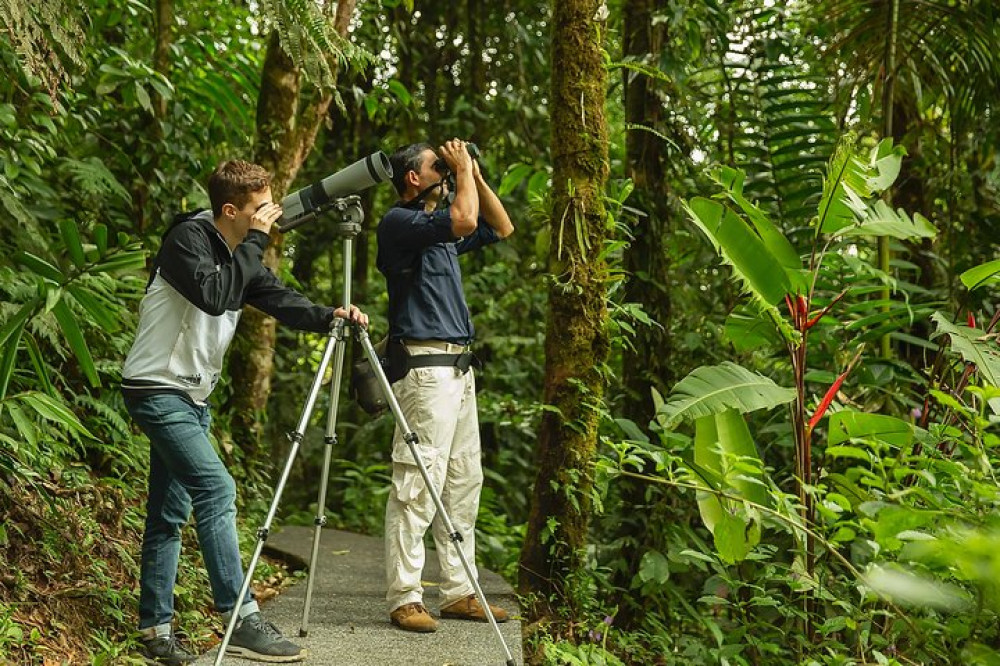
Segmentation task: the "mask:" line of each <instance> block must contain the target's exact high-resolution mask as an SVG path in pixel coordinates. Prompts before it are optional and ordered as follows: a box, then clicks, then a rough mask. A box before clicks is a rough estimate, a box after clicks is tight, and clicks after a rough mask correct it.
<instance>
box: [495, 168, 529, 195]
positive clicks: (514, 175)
mask: <svg viewBox="0 0 1000 666" xmlns="http://www.w3.org/2000/svg"><path fill="white" fill-rule="evenodd" d="M534 170H535V167H533V166H531V165H530V164H515V165H513V166H512V167H511V168H510V169H509V170H508V171H507V173H506V174H505V175H504V177H503V180H501V181H500V188H499V189H498V190H497V196H501V197H504V196H507V195H508V194H510V193H511V192H513V191H514V190H515V189H517V186H518V185H520V184H521V181H523V180H524V179H525V178H527V177H528V175H529V174H531V172H532V171H534Z"/></svg>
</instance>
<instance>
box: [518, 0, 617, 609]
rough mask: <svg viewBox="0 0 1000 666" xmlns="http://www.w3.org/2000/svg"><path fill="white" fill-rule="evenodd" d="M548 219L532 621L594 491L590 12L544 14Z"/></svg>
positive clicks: (598, 167)
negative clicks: (548, 18)
mask: <svg viewBox="0 0 1000 666" xmlns="http://www.w3.org/2000/svg"><path fill="white" fill-rule="evenodd" d="M552 8H553V11H552V16H553V20H552V25H553V29H552V48H551V58H552V60H551V61H552V62H553V63H558V66H555V67H553V68H552V80H551V103H550V109H551V117H552V143H551V150H552V157H553V175H552V194H551V196H552V208H551V219H550V225H551V244H550V247H549V270H550V272H551V273H552V275H553V279H552V284H551V286H550V288H549V295H548V299H549V300H548V321H547V328H546V336H545V357H546V360H545V387H544V399H545V403H546V405H548V406H549V408H548V409H547V410H546V412H545V415H544V416H543V417H542V423H541V428H540V432H539V440H538V452H537V467H538V474H537V477H536V481H535V484H534V493H533V497H532V506H531V514H530V517H529V519H528V527H527V533H526V535H525V540H524V548H523V550H522V552H521V560H520V566H521V571H520V576H519V586H520V591H521V593H522V594H526V595H533V597H532V598H533V600H534V602H535V603H534V604H533V605H532V606H531V607H530V608H529V611H528V613H529V616H530V617H532V618H538V617H543V616H547V615H551V614H552V613H553V612H554V611H555V606H554V605H553V603H552V602H553V601H554V600H556V599H564V600H568V601H569V602H570V603H572V601H573V600H572V590H570V589H569V586H567V585H566V582H567V581H568V580H569V579H571V577H572V576H573V574H574V573H575V572H579V571H580V570H581V568H582V565H583V561H584V547H585V545H586V543H587V528H588V524H589V518H590V513H591V491H592V486H593V478H592V470H591V463H592V459H593V456H594V451H595V449H596V443H597V425H598V415H599V410H600V405H601V403H602V401H603V398H604V389H605V368H604V366H605V361H606V360H607V356H608V350H609V336H608V331H607V318H608V313H607V305H606V297H607V293H606V279H607V266H606V263H605V260H604V258H603V255H602V253H603V251H604V245H605V241H606V240H607V237H608V226H607V219H606V217H605V210H604V203H603V197H604V185H605V182H606V181H607V177H608V130H607V121H606V118H605V112H604V99H605V95H606V92H607V73H606V71H605V68H604V64H603V59H602V43H601V35H602V29H603V17H602V15H601V11H602V10H605V11H606V6H605V5H604V4H603V3H602V2H601V1H600V0H554V2H553V5H552Z"/></svg>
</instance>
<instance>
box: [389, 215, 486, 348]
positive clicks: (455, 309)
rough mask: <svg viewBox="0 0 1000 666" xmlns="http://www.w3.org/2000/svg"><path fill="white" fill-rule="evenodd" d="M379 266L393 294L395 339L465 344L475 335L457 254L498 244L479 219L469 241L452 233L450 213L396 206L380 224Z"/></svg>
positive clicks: (391, 334)
mask: <svg viewBox="0 0 1000 666" xmlns="http://www.w3.org/2000/svg"><path fill="white" fill-rule="evenodd" d="M376 236H377V238H378V257H377V259H376V265H377V266H378V269H379V271H380V272H381V273H382V274H383V275H384V276H385V278H386V283H387V286H388V290H389V337H390V338H391V339H392V340H405V339H413V340H444V341H446V342H453V343H455V344H460V345H467V344H469V343H470V342H472V339H473V337H474V336H475V329H474V328H473V326H472V320H471V319H470V317H469V307H468V305H466V302H465V293H464V292H463V291H462V271H461V269H460V268H459V265H458V255H460V254H464V253H466V252H471V251H472V250H478V249H480V248H482V247H484V246H486V245H489V244H491V243H496V242H497V241H499V240H500V237H499V236H497V234H496V232H495V231H494V230H493V228H492V227H491V226H490V225H489V224H487V223H486V221H485V220H484V219H483V217H482V216H480V217H479V226H478V227H477V228H476V230H475V231H474V232H472V233H471V234H469V235H468V236H466V237H465V238H461V239H456V238H455V237H454V236H453V235H452V233H451V213H450V212H449V211H448V210H438V211H434V212H430V213H428V212H426V211H425V210H423V203H422V202H420V203H417V204H412V205H408V204H404V203H399V202H397V203H396V204H395V205H394V206H393V207H392V208H390V209H389V212H387V213H386V214H385V216H384V217H383V218H382V221H381V222H379V225H378V231H377V232H376Z"/></svg>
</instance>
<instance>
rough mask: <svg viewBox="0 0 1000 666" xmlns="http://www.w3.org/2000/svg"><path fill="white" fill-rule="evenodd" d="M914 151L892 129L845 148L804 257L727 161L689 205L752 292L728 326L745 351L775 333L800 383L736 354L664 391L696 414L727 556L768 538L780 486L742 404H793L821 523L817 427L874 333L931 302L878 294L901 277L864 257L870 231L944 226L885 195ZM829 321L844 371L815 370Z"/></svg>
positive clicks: (698, 442) (669, 424)
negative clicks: (818, 337)
mask: <svg viewBox="0 0 1000 666" xmlns="http://www.w3.org/2000/svg"><path fill="white" fill-rule="evenodd" d="M903 155H904V150H903V149H902V148H901V147H894V146H893V145H892V142H891V140H889V139H886V140H884V141H882V142H881V143H879V144H878V145H877V146H874V147H872V148H871V149H870V150H868V151H862V150H860V149H859V148H858V147H857V146H856V145H855V144H854V142H852V141H845V142H844V143H843V144H842V145H841V146H840V147H839V148H838V150H837V151H836V152H835V154H834V156H833V158H832V159H831V161H830V163H829V165H828V169H827V173H826V177H825V179H824V183H823V190H822V194H821V196H820V198H819V205H818V207H817V212H816V215H815V217H813V219H812V220H811V223H810V225H809V227H808V232H809V236H808V237H809V239H810V243H809V246H808V248H807V254H806V255H805V259H804V260H803V254H801V253H800V251H799V250H798V249H797V248H796V247H795V245H794V244H793V243H792V240H790V238H789V236H786V235H785V234H784V233H782V231H781V230H780V228H779V226H778V225H777V224H775V223H774V222H773V221H772V220H771V219H770V217H769V216H768V214H767V213H766V212H765V211H764V210H763V209H762V208H761V207H759V206H758V205H756V204H755V203H753V202H751V201H749V200H748V199H747V198H746V197H745V196H744V194H743V186H744V180H745V175H744V173H743V172H742V171H739V170H737V169H733V168H729V167H721V168H719V169H718V170H717V171H716V172H715V173H714V174H713V175H714V178H715V180H716V182H717V183H718V184H719V185H720V186H721V187H722V192H721V193H720V194H719V195H717V196H716V197H714V198H711V199H709V198H703V197H696V198H694V199H692V200H690V201H689V202H688V204H687V205H686V210H687V212H688V214H689V216H690V217H691V219H692V220H693V221H694V223H695V224H696V225H697V226H698V228H699V229H701V230H702V232H703V233H704V234H705V235H706V236H707V237H708V239H709V240H710V241H711V242H712V244H713V246H714V247H715V249H716V250H717V252H718V253H719V254H720V255H721V256H722V258H723V260H724V261H725V262H726V263H728V264H729V265H730V266H731V267H732V269H733V273H734V277H735V278H736V279H737V280H738V281H739V282H740V283H741V284H742V286H743V288H744V291H745V293H746V296H747V299H746V303H745V304H744V305H743V306H741V307H739V308H738V309H737V310H736V311H735V312H733V313H732V314H731V315H730V317H729V318H728V320H727V322H726V333H727V337H728V338H729V339H730V340H731V341H732V342H733V344H734V346H735V347H736V349H737V351H741V352H743V351H751V350H756V349H759V348H761V347H765V346H767V345H769V344H771V345H777V346H778V347H779V348H780V347H784V350H785V352H786V353H787V363H788V367H789V368H790V371H791V377H792V382H793V387H792V388H790V389H789V388H783V387H781V386H779V385H778V384H776V383H775V382H774V381H773V380H772V379H770V378H768V377H765V376H763V375H761V374H759V373H756V372H753V371H751V370H748V369H746V368H744V367H741V366H739V365H736V364H733V363H725V364H723V365H721V366H714V367H702V368H698V369H696V370H695V371H694V372H692V373H691V374H690V375H688V377H686V378H685V379H683V380H682V381H681V382H679V383H678V384H677V386H676V387H675V388H674V390H673V391H672V393H671V395H670V396H669V398H668V399H667V400H666V401H665V402H664V401H662V399H660V401H659V402H660V407H659V420H660V424H661V425H662V426H663V427H664V428H666V429H670V428H673V427H675V426H676V425H677V424H678V423H680V422H682V421H684V420H693V421H694V422H695V455H694V460H693V461H691V464H690V466H691V468H692V469H691V471H692V472H693V473H694V475H695V476H696V477H697V478H699V479H700V481H699V482H700V483H703V484H704V487H705V492H703V493H702V494H701V497H700V500H699V506H700V510H701V515H702V518H703V519H704V521H705V523H706V525H707V526H708V528H709V529H710V530H711V531H712V533H713V536H714V538H715V543H716V548H717V549H718V551H719V554H720V556H721V557H722V558H723V559H724V560H726V561H729V562H735V561H739V560H742V559H744V558H745V557H746V555H747V554H748V553H749V552H750V549H751V548H752V547H753V546H754V545H755V543H756V541H757V540H759V538H760V529H759V525H758V523H759V518H758V512H757V509H756V508H755V507H758V508H759V507H761V506H762V505H765V504H766V503H767V497H768V493H767V492H766V486H767V482H766V480H765V478H764V474H763V471H762V470H763V463H762V462H761V460H760V457H759V455H758V454H757V452H756V447H755V445H754V441H753V437H752V435H751V433H750V431H749V428H748V426H747V423H746V421H745V419H744V417H743V416H742V415H743V414H746V413H748V412H751V411H755V410H760V409H771V408H774V407H776V406H778V405H782V404H787V403H791V421H792V423H791V426H792V433H793V437H794V442H795V475H794V476H795V486H796V493H797V495H798V500H799V516H798V519H799V520H801V524H802V526H807V525H812V524H814V519H815V513H816V506H815V503H814V480H813V479H814V471H815V461H814V459H813V450H812V441H813V431H814V429H815V428H817V427H818V426H819V424H820V422H821V420H822V419H823V417H824V415H825V414H826V413H827V410H828V409H829V408H830V407H831V405H832V404H833V403H834V401H835V400H837V398H838V395H839V391H840V390H841V388H842V386H843V385H844V382H845V381H846V380H847V378H848V377H849V374H850V372H851V370H852V369H853V368H854V366H855V365H856V363H857V362H858V359H859V358H860V356H861V351H862V349H863V345H864V344H865V342H866V341H868V340H871V339H876V338H879V337H881V336H882V335H883V334H884V333H887V332H890V331H893V330H894V329H895V328H897V327H898V326H899V324H900V323H902V322H906V323H910V322H912V321H913V320H914V319H915V318H918V317H925V316H927V315H929V313H930V311H929V310H928V309H924V308H920V307H914V306H912V305H911V304H910V303H908V302H907V301H906V300H903V301H902V302H895V301H885V300H884V299H879V298H877V295H878V294H879V293H880V292H881V290H882V288H883V287H884V286H885V285H889V286H890V287H893V288H894V289H895V288H897V287H898V285H897V284H896V282H895V281H894V280H893V279H892V278H891V277H890V276H888V275H886V274H884V273H882V272H880V271H878V270H877V269H875V268H873V267H872V266H871V265H870V264H869V263H867V262H866V261H865V260H864V259H863V254H864V253H865V252H866V251H867V250H866V247H865V243H866V242H870V239H875V238H883V237H887V238H892V239H897V240H917V239H924V238H933V237H934V235H935V229H934V227H933V226H932V225H931V224H930V223H929V222H928V221H927V220H926V219H925V218H923V217H922V216H920V215H919V214H915V215H913V216H912V217H911V216H909V215H907V214H906V213H905V212H903V211H902V210H895V209H893V208H892V207H891V206H890V205H889V204H888V203H887V202H886V201H885V200H883V199H880V198H878V195H879V194H882V193H884V192H886V190H887V189H888V188H889V187H890V186H891V185H892V183H893V182H894V181H895V179H896V177H897V175H898V174H899V168H900V163H901V160H902V157H903ZM873 295H874V296H876V298H874V299H873V298H871V296H873ZM845 303H848V304H849V305H848V306H845ZM782 306H783V308H782ZM845 307H847V309H848V310H849V311H850V312H851V314H852V320H851V321H850V322H849V323H848V322H845V323H841V322H838V321H837V320H836V319H835V316H834V315H836V314H837V312H838V311H839V310H840V309H842V308H845ZM820 329H824V335H825V336H826V337H827V338H830V337H831V336H833V335H834V331H839V334H840V335H842V336H843V340H841V341H840V342H839V343H838V344H837V345H836V346H838V347H839V352H838V353H839V355H840V356H841V357H842V358H840V360H839V361H838V365H840V367H839V372H837V373H836V374H835V375H834V374H833V373H831V372H819V373H817V372H810V370H809V366H808V351H809V345H808V341H809V337H810V334H812V333H814V332H815V331H817V330H820ZM817 379H826V381H828V382H829V386H828V388H827V389H826V391H825V394H824V395H823V396H822V397H821V398H820V399H819V400H814V399H813V397H812V396H811V394H810V393H809V392H808V390H807V380H817ZM657 398H658V397H657ZM841 402H843V400H841ZM863 416H865V415H862V418H857V419H852V420H850V424H851V427H852V428H853V430H852V432H851V433H850V435H851V436H864V435H865V431H866V429H870V428H878V427H881V426H882V425H884V424H882V423H881V422H879V423H876V422H875V421H872V420H867V419H865V418H863ZM709 495H711V496H712V497H709ZM740 498H742V501H740ZM802 533H808V532H806V531H803V532H802ZM813 558H814V555H813V544H812V538H811V537H809V536H807V537H805V568H806V571H807V573H808V574H809V575H811V574H812V570H813V563H814V559H813Z"/></svg>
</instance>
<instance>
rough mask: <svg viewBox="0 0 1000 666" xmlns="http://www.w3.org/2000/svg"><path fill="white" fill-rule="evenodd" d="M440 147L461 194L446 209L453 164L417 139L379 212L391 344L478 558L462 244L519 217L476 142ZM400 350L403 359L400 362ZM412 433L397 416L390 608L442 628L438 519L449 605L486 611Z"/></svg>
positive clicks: (399, 159) (397, 160)
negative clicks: (413, 449) (431, 574)
mask: <svg viewBox="0 0 1000 666" xmlns="http://www.w3.org/2000/svg"><path fill="white" fill-rule="evenodd" d="M439 152H440V156H441V157H442V158H443V159H444V161H445V163H446V164H447V168H448V170H450V171H451V172H452V173H453V174H454V176H455V198H454V201H453V202H452V204H451V206H450V207H449V208H447V209H445V210H435V208H436V206H437V204H438V202H439V200H440V199H441V197H442V196H444V195H445V193H446V192H445V189H446V188H445V186H444V182H443V181H444V178H443V176H444V174H443V173H440V172H438V171H437V170H436V168H441V165H440V163H439V162H437V160H438V154H436V153H435V152H434V150H433V149H432V148H431V146H430V145H429V144H426V143H421V144H414V145H411V146H407V147H405V148H402V149H400V150H398V151H397V152H396V153H395V154H394V155H393V156H392V157H391V158H390V160H389V161H390V163H391V164H392V169H393V178H392V180H393V184H394V185H395V187H396V191H397V192H399V195H400V201H399V202H397V203H396V205H395V206H394V207H393V208H392V209H390V210H389V212H388V213H386V215H385V217H383V218H382V221H381V222H380V223H379V226H378V232H377V235H378V259H377V263H378V269H379V270H380V271H381V272H382V274H383V275H385V277H386V281H387V283H388V290H389V340H390V348H395V349H396V350H397V351H401V352H402V354H401V356H402V359H403V363H404V364H406V367H405V368H403V369H402V371H400V370H399V369H398V368H397V367H396V366H395V365H394V366H393V367H391V368H390V372H391V373H392V374H393V375H398V374H402V372H405V375H403V377H402V379H399V380H398V381H396V382H394V384H393V387H392V388H393V393H394V394H395V396H396V398H397V399H398V400H399V404H400V407H401V408H402V410H403V413H404V414H405V416H406V419H407V421H408V422H409V424H410V426H411V427H412V428H413V430H414V432H415V433H416V434H417V436H418V437H419V447H420V448H419V453H420V457H421V459H422V461H423V463H424V465H426V466H427V468H428V471H429V476H430V478H431V479H432V482H433V483H434V484H435V488H436V490H437V491H438V493H439V494H440V496H441V499H442V502H443V504H444V507H445V510H446V511H447V512H448V515H449V516H450V517H451V520H452V522H453V523H454V525H455V529H456V530H458V531H459V532H460V533H461V535H462V539H463V540H462V541H461V542H460V547H461V548H462V549H463V551H464V553H465V556H466V558H467V559H468V561H469V562H470V563H474V562H475V558H476V546H475V524H476V515H477V513H478V511H479V493H480V490H481V489H482V485H483V471H482V468H481V465H480V444H479V422H478V416H477V414H476V390H475V379H474V377H473V372H472V370H471V369H469V366H468V363H467V361H468V356H467V355H466V354H467V352H468V346H469V344H470V343H471V342H472V340H473V336H474V333H475V331H474V329H473V327H472V321H471V320H470V318H469V308H468V306H467V305H466V302H465V294H464V293H463V291H462V274H461V271H460V270H459V266H458V255H460V254H463V253H465V252H470V251H473V250H478V249H480V248H482V247H483V246H485V245H488V244H490V243H495V242H497V241H498V240H500V239H502V238H506V237H507V236H509V235H510V234H511V233H512V232H513V231H514V227H513V225H512V224H511V222H510V218H509V217H508V216H507V212H506V211H505V210H504V207H503V204H501V203H500V200H499V199H498V198H497V196H496V194H494V193H493V190H491V189H490V187H489V185H487V184H486V182H485V181H484V180H483V177H482V174H481V173H480V171H479V165H478V164H477V163H476V162H475V161H473V160H472V159H471V158H470V157H469V153H468V150H467V149H466V146H465V143H464V142H462V141H459V140H458V139H454V140H452V141H448V142H447V143H445V145H443V146H441V147H440V149H439ZM442 170H443V169H442ZM393 346H395V347H393ZM404 349H405V351H403V350H404ZM426 355H436V359H435V360H436V361H440V362H441V363H440V364H435V365H429V366H427V365H423V364H421V363H419V362H418V361H415V360H414V361H413V362H412V365H413V366H420V367H411V364H410V362H409V361H407V359H417V358H419V357H420V356H426ZM392 356H393V354H392V352H390V357H392ZM396 356H397V358H393V360H392V361H391V363H393V364H396V363H397V362H398V360H399V358H398V357H399V356H400V355H399V354H396ZM459 359H464V360H465V361H466V362H465V363H461V362H459ZM429 360H430V359H425V361H429ZM445 362H447V364H445ZM402 435H403V433H401V432H400V430H399V427H398V426H397V428H396V433H395V437H394V441H393V450H392V488H391V489H390V492H389V499H388V501H387V503H386V511H385V549H386V577H387V579H388V591H387V593H386V600H387V601H388V607H389V611H390V613H389V617H390V619H391V621H392V623H393V624H394V625H396V626H397V627H399V628H401V629H404V630H406V631H418V632H430V631H434V630H435V629H436V628H437V621H436V620H435V619H434V618H433V617H431V615H430V613H429V612H428V611H427V608H426V607H425V606H424V605H423V587H422V586H421V584H420V580H421V578H420V576H421V572H422V570H423V566H424V541H423V539H424V533H425V532H426V531H427V528H428V527H429V526H431V525H432V524H433V534H434V543H435V546H436V549H437V554H438V560H439V561H440V564H441V586H440V593H441V617H443V618H457V619H467V620H478V621H485V620H486V614H485V611H484V609H483V608H482V607H481V606H480V605H479V602H478V601H477V600H476V597H475V594H474V592H473V590H474V588H473V586H472V582H471V581H470V580H469V579H468V576H467V575H466V572H465V569H464V568H463V567H462V562H461V560H460V559H459V556H458V554H457V553H456V552H455V548H456V545H455V544H454V543H452V542H451V540H450V539H449V537H448V535H447V534H446V530H445V528H444V526H443V525H442V524H441V521H440V520H436V521H435V520H434V518H435V514H436V509H435V506H434V503H433V500H432V499H431V496H430V493H429V492H428V490H427V488H426V487H425V486H424V481H423V478H422V477H421V475H420V471H419V470H418V469H417V466H416V462H415V461H414V459H413V456H412V455H411V454H410V450H409V447H408V445H407V444H406V442H405V441H404V440H403V437H402ZM473 568H474V567H473ZM473 573H474V575H476V574H475V572H473ZM490 609H491V611H492V612H493V616H494V617H495V618H496V619H497V620H498V621H500V622H503V621H504V620H506V619H507V614H506V613H505V612H504V611H503V610H502V609H500V608H495V607H493V606H490Z"/></svg>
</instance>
